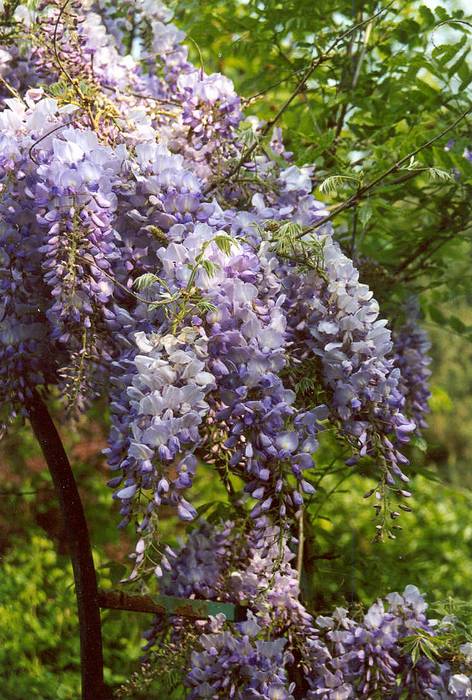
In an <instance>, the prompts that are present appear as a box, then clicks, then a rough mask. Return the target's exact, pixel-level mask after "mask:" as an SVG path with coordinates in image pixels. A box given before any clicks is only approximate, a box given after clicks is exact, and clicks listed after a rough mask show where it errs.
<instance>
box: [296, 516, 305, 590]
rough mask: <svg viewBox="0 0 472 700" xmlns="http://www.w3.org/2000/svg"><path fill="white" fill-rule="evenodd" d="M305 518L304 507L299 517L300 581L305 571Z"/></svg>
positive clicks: (298, 561) (298, 568)
mask: <svg viewBox="0 0 472 700" xmlns="http://www.w3.org/2000/svg"><path fill="white" fill-rule="evenodd" d="M304 518H305V513H304V511H303V508H301V509H300V516H299V518H298V549H297V574H298V582H299V583H300V580H301V577H302V571H303V547H304V544H305V532H304Z"/></svg>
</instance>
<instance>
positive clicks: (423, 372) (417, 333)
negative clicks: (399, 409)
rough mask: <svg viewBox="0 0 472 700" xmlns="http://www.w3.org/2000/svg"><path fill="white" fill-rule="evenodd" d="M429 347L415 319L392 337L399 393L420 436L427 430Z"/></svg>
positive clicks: (409, 320) (429, 344) (429, 373)
mask: <svg viewBox="0 0 472 700" xmlns="http://www.w3.org/2000/svg"><path fill="white" fill-rule="evenodd" d="M430 348H431V343H430V341H429V338H428V336H427V334H426V332H425V331H424V330H423V329H422V328H421V327H420V326H419V325H418V322H417V320H416V319H415V318H409V319H407V321H406V323H405V324H404V325H403V326H402V327H401V328H399V329H398V331H395V332H394V333H393V350H394V353H395V364H396V366H397V367H398V368H399V369H400V373H401V379H400V391H401V392H402V394H403V395H404V397H405V409H406V413H407V414H408V415H410V416H411V418H412V419H413V421H414V422H415V424H416V428H417V431H418V432H420V431H421V430H422V429H423V428H426V427H427V423H426V420H425V414H427V413H428V411H429V409H428V400H429V398H430V396H431V393H430V391H429V378H430V376H431V370H430V369H429V364H430V363H431V358H430V356H429V354H428V353H429V350H430Z"/></svg>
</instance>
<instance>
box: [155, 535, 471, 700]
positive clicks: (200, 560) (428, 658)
mask: <svg viewBox="0 0 472 700" xmlns="http://www.w3.org/2000/svg"><path fill="white" fill-rule="evenodd" d="M241 528H244V526H243V525H241V523H237V522H224V523H221V524H219V525H216V526H215V525H213V526H212V525H209V524H208V523H202V524H201V525H200V526H199V527H198V528H197V529H195V530H194V531H193V532H192V533H191V535H190V537H189V539H188V541H187V543H186V544H185V545H184V546H183V547H182V548H181V549H180V551H178V552H177V553H173V554H172V557H171V561H170V563H169V565H168V567H167V568H168V570H167V571H166V572H165V573H164V574H163V576H162V577H161V589H162V591H163V592H166V593H170V592H172V591H176V590H177V591H179V592H180V593H185V595H186V596H187V597H194V596H196V597H203V596H204V597H205V598H207V599H210V600H222V601H228V600H229V601H232V602H234V603H244V604H245V605H247V616H248V621H247V622H243V623H236V624H235V625H232V626H229V625H228V624H225V620H224V618H223V617H222V616H221V615H220V616H218V617H217V618H216V619H212V620H210V621H209V622H207V623H204V622H201V623H199V624H200V641H199V645H200V648H199V649H198V650H196V651H193V652H192V653H191V655H190V656H189V659H188V675H187V679H186V683H187V685H188V686H189V687H190V688H191V693H190V696H189V697H191V698H197V697H212V698H225V697H238V698H245V697H248V698H249V697H259V698H265V699H273V698H283V699H284V700H288V699H289V698H292V697H294V696H293V695H292V693H295V694H296V695H295V696H296V697H304V698H306V700H315V699H316V698H322V699H323V700H339V699H342V700H347V699H348V698H402V697H412V698H431V699H436V700H439V699H440V698H454V697H468V695H467V693H468V692H469V691H470V687H471V686H470V678H469V677H468V676H467V675H466V673H464V671H467V667H468V665H470V644H463V645H462V646H461V648H460V656H461V658H462V662H461V663H462V666H461V665H459V666H457V664H456V665H455V666H454V668H453V667H452V666H451V665H450V664H449V663H439V662H438V661H436V659H435V656H434V652H433V653H424V652H422V653H419V655H415V654H414V651H413V650H414V646H415V644H414V642H415V641H418V640H422V641H423V643H424V644H426V643H428V642H433V643H434V640H435V639H439V638H440V635H441V634H442V632H443V628H446V627H447V626H448V625H450V620H447V619H446V618H445V619H444V621H438V620H430V619H428V617H427V615H426V611H427V607H428V606H427V604H426V602H425V600H424V597H423V596H422V595H421V593H420V592H419V590H418V588H416V586H411V585H410V586H407V587H406V588H405V590H404V592H403V593H402V594H398V593H390V594H388V595H387V596H386V597H385V599H384V600H378V601H377V602H376V603H374V604H373V605H371V607H370V608H369V609H368V611H367V612H366V613H365V614H364V615H362V616H361V617H359V618H356V619H354V618H352V617H351V616H350V615H349V613H348V611H347V610H345V609H344V608H337V609H336V610H335V611H334V612H333V614H332V615H329V616H327V615H320V616H318V617H316V618H313V617H312V616H311V615H310V614H309V613H308V611H307V610H306V609H305V608H304V607H303V605H302V604H301V603H300V600H299V584H298V577H297V571H296V570H295V569H294V568H293V564H292V561H293V556H294V555H293V554H292V552H291V550H290V548H289V546H288V545H287V542H286V540H284V541H283V543H282V547H280V544H279V543H280V540H278V539H277V538H274V537H273V535H274V534H275V533H273V532H272V533H270V534H268V538H269V540H270V542H269V544H268V547H267V551H268V556H264V557H261V556H260V550H259V549H257V548H256V547H255V546H254V545H255V543H256V542H257V540H255V539H254V537H253V535H252V534H251V533H246V536H244V531H243V530H242V529H241ZM276 559H278V560H279V568H278V570H277V572H276V573H275V574H274V566H273V565H274V561H275V560H276ZM169 630H170V643H171V644H174V645H176V646H180V645H181V644H182V640H183V638H184V636H185V628H184V627H183V626H182V625H181V622H180V620H179V618H173V619H171V620H170V621H169V622H168V623H167V625H165V624H163V622H162V618H159V619H157V620H156V623H155V625H154V627H153V628H152V629H151V630H149V631H148V632H147V633H146V637H147V639H148V645H147V649H148V650H149V649H152V647H153V646H154V645H155V644H156V643H158V642H159V641H160V640H161V639H163V638H166V636H167V637H168V635H169ZM423 648H426V647H423ZM431 648H432V649H434V647H431ZM275 660H276V666H273V662H274V661H275ZM266 674H267V675H266ZM234 679H238V681H237V683H236V684H235V680H234ZM261 679H263V682H261ZM232 684H234V685H232Z"/></svg>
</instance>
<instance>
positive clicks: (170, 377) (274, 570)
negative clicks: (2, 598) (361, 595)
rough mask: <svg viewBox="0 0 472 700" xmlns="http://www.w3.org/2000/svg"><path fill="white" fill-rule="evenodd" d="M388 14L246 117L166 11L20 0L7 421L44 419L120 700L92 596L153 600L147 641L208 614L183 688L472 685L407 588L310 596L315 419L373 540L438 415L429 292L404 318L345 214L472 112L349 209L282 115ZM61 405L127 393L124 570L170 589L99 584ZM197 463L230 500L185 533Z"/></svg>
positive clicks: (6, 263) (137, 603)
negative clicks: (307, 552) (424, 310)
mask: <svg viewBox="0 0 472 700" xmlns="http://www.w3.org/2000/svg"><path fill="white" fill-rule="evenodd" d="M393 6H394V3H393V2H391V3H388V4H386V5H385V6H384V7H382V8H380V9H377V10H376V11H373V12H372V13H371V14H370V15H369V16H366V17H365V18H363V19H361V21H359V22H356V23H354V24H353V25H352V26H351V27H350V28H348V29H346V30H344V31H340V32H337V33H336V34H335V36H334V37H330V38H329V40H328V42H327V43H326V48H325V49H323V50H322V51H321V52H319V54H318V55H317V57H316V58H314V59H313V60H312V61H311V63H310V65H309V66H308V67H307V68H305V69H304V70H303V71H302V72H301V75H300V77H299V78H297V80H296V85H295V87H294V89H293V91H292V92H290V94H289V96H288V97H287V99H286V100H285V101H284V102H283V104H282V106H281V107H280V109H278V110H277V111H276V113H275V115H274V117H273V118H272V119H270V120H269V121H268V122H265V123H260V122H258V120H255V119H252V120H251V119H245V117H244V114H243V112H242V105H241V100H240V98H239V96H238V95H237V94H236V92H235V90H234V87H233V85H232V83H231V81H230V80H229V79H228V78H226V77H224V76H223V75H221V74H211V75H208V74H206V73H205V71H204V69H203V67H195V66H194V65H193V64H192V63H191V62H190V61H189V59H188V55H187V49H186V48H185V45H184V44H183V43H182V41H183V38H184V36H183V33H182V32H181V31H180V30H178V29H177V28H176V26H175V25H173V24H172V23H171V22H170V20H171V15H172V13H171V12H170V11H169V10H168V9H167V8H166V7H164V6H163V5H161V4H160V3H153V4H152V6H149V3H147V2H146V1H145V0H139V2H129V1H127V0H123V1H122V2H119V3H114V2H110V3H108V2H106V0H103V1H101V2H97V3H93V2H85V3H77V2H73V1H66V2H40V3H38V5H37V6H35V7H34V8H33V9H32V8H31V7H30V6H26V5H19V4H17V3H11V4H10V3H9V4H8V6H7V19H9V22H6V23H5V25H6V27H7V29H5V37H4V40H5V41H6V42H7V48H8V51H7V57H6V59H5V68H4V69H2V70H3V73H2V78H1V84H2V86H3V91H4V92H5V94H4V95H3V97H2V102H3V107H4V109H3V111H2V112H1V113H0V135H1V136H0V138H1V141H0V178H1V186H2V189H1V199H0V215H1V217H2V228H1V230H0V253H1V285H2V290H3V298H2V302H1V303H2V307H1V310H2V316H1V322H0V323H1V326H0V341H1V343H0V360H1V363H2V365H1V368H0V372H1V382H2V384H1V386H0V398H1V401H2V406H3V415H4V422H5V426H6V425H7V424H8V423H9V422H10V421H11V420H12V419H14V418H15V417H17V416H18V415H19V416H23V417H27V418H29V420H30V422H31V424H32V426H33V430H34V432H35V434H36V436H37V439H38V441H39V443H40V444H41V447H42V449H43V452H44V456H45V458H46V461H47V463H48V466H49V469H50V471H51V475H52V478H53V480H54V484H55V487H56V491H57V493H58V497H59V500H60V504H61V510H62V513H63V516H64V521H65V524H66V530H67V534H68V537H69V546H70V553H71V558H72V562H73V567H74V576H75V584H76V592H77V600H78V610H79V621H80V629H81V655H82V672H83V697H84V698H86V700H90V699H91V698H92V697H93V698H99V697H102V696H103V697H106V694H107V692H108V691H107V690H106V688H105V686H104V682H103V659H102V651H101V633H100V612H99V608H100V607H111V608H116V609H125V610H135V611H140V610H141V611H144V610H147V611H154V612H156V613H158V616H157V617H156V619H155V622H154V624H153V627H152V628H151V629H150V630H148V632H147V633H146V638H147V640H148V643H147V647H148V649H152V647H153V646H154V645H159V644H160V643H161V642H162V640H164V639H166V640H169V639H170V642H169V643H170V644H171V645H174V647H175V648H177V647H179V646H181V647H183V648H185V644H186V643H187V642H188V639H189V637H188V635H187V636H186V634H187V633H186V629H185V626H184V625H182V624H181V622H179V618H182V617H186V616H187V617H191V618H203V619H206V618H208V622H207V623H206V625H202V627H201V628H198V629H199V631H200V632H201V634H200V635H199V636H198V639H197V640H196V641H195V648H192V649H191V650H190V651H189V655H188V669H186V671H187V675H186V681H185V682H186V685H187V686H188V687H189V689H190V690H189V693H190V694H189V697H190V698H198V697H202V696H204V693H209V692H212V693H213V694H212V695H211V697H214V698H226V697H228V696H232V695H234V694H236V695H235V697H241V698H243V697H249V696H251V697H259V698H266V699H269V700H274V698H284V699H285V700H289V699H291V698H294V697H297V698H302V697H303V698H307V699H309V700H311V699H312V698H313V699H314V698H326V699H327V700H328V699H330V698H348V697H353V696H354V697H366V698H369V697H373V696H374V694H377V695H378V694H379V693H380V694H381V696H382V697H392V698H393V697H398V693H407V694H409V693H410V694H411V693H423V695H424V696H425V697H428V696H429V697H441V694H442V693H447V692H448V689H449V690H450V689H451V688H453V689H454V693H455V689H456V688H460V686H461V683H462V682H463V681H462V676H463V677H464V678H466V681H465V685H464V687H465V688H466V690H467V688H468V687H469V685H470V682H469V680H468V679H467V677H466V676H464V674H463V673H462V672H461V671H462V670H463V668H462V666H461V664H462V657H460V656H459V657H458V659H459V661H458V663H457V664H456V665H451V664H443V665H441V666H440V667H439V666H438V665H437V663H436V661H435V659H436V655H435V654H436V652H435V650H436V647H435V644H438V643H439V642H438V641H437V640H438V639H439V637H438V636H437V635H436V632H435V629H434V627H433V624H432V622H431V621H430V620H428V618H427V617H426V613H425V610H426V604H425V603H424V600H423V598H422V596H421V595H420V593H419V591H418V590H417V589H416V588H415V587H413V586H409V587H407V588H406V589H405V591H404V592H403V594H402V595H399V594H396V593H394V594H389V595H388V596H387V598H386V599H385V602H382V601H378V602H377V603H375V604H374V605H373V606H372V607H371V608H370V609H369V611H368V612H367V614H366V615H365V617H364V618H363V620H362V621H356V620H353V619H351V618H350V617H349V615H348V613H347V611H346V610H343V609H338V610H336V611H335V613H334V614H333V615H332V616H329V617H328V616H320V617H318V618H317V619H316V620H315V619H314V618H313V617H312V615H311V614H310V613H309V612H308V611H307V610H306V608H305V607H304V605H303V604H302V602H301V601H300V597H299V593H300V591H299V577H300V573H301V569H302V567H303V550H302V546H303V537H302V536H301V535H302V534H303V517H304V515H303V513H304V507H306V504H307V503H310V502H311V499H312V498H313V497H314V496H315V494H316V478H315V469H316V452H317V449H318V447H319V441H320V436H321V435H322V434H323V433H325V432H327V431H331V433H332V435H333V436H334V439H336V440H337V441H338V442H339V444H341V445H342V447H343V450H344V451H345V453H346V462H345V465H344V466H347V468H349V469H356V468H357V466H358V465H360V464H365V463H368V464H369V465H370V468H371V470H372V474H373V475H374V478H375V481H374V487H373V488H372V489H371V491H370V492H369V493H368V494H366V498H368V499H371V500H372V505H373V511H374V514H375V518H376V520H375V529H376V539H377V540H379V541H380V540H382V539H383V538H384V537H388V538H395V537H396V535H397V533H398V530H399V529H401V526H400V525H399V524H398V518H399V517H400V515H401V512H402V511H409V510H410V506H409V505H408V503H409V500H408V499H409V498H410V496H411V493H410V491H409V487H407V484H408V482H409V479H410V477H409V460H408V457H407V456H406V454H405V451H406V448H407V445H408V443H409V442H410V440H411V437H412V436H413V435H415V436H417V437H418V436H419V435H420V433H421V429H422V428H423V427H424V425H425V419H424V415H425V413H426V412H427V410H428V409H427V402H428V397H429V390H428V377H429V370H428V363H429V358H428V350H429V343H428V340H427V337H426V335H425V333H424V331H423V330H422V329H421V328H420V327H419V325H418V323H419V314H418V310H417V305H416V304H415V303H412V304H409V305H406V306H401V307H399V309H398V314H397V315H398V317H399V318H398V319H396V321H397V322H396V324H395V332H394V333H393V334H392V333H391V331H390V329H389V328H388V323H387V321H386V320H383V319H382V318H380V316H379V314H380V308H379V304H378V303H377V301H376V300H375V299H374V296H373V292H372V291H371V289H370V288H369V286H368V285H367V284H365V283H363V282H362V281H361V275H360V272H359V269H358V265H357V263H355V262H354V261H353V260H352V259H351V258H350V257H349V256H348V254H347V253H348V252H354V248H355V246H354V243H355V241H354V238H353V239H352V240H351V246H350V247H351V251H349V250H348V249H349V246H346V245H345V244H344V245H341V243H340V242H339V240H338V239H337V237H336V231H335V230H334V228H333V225H332V220H333V219H334V218H335V217H336V216H338V215H339V214H341V213H342V212H344V211H347V210H350V209H352V208H354V207H355V206H357V204H358V203H359V201H361V200H363V199H364V198H367V196H369V195H370V194H371V193H372V191H373V190H375V189H376V188H377V187H378V186H379V185H380V184H381V183H383V182H384V180H385V179H387V178H388V177H389V176H390V175H392V174H393V173H397V171H400V170H402V169H404V166H405V164H407V163H408V166H407V168H409V169H410V172H409V174H408V177H410V175H411V172H412V171H413V170H415V169H416V170H418V167H419V166H418V165H417V163H416V161H415V156H416V155H417V154H419V153H421V152H423V151H424V150H426V149H429V148H430V147H431V146H432V145H433V144H435V143H436V142H438V141H440V139H443V137H445V136H446V134H448V133H449V132H450V131H451V130H457V128H458V127H459V125H461V124H462V123H463V122H464V120H465V119H466V117H467V115H468V114H469V113H470V111H471V110H470V107H468V108H467V109H466V110H464V111H463V112H461V113H460V114H458V115H456V116H455V118H453V119H452V118H451V120H450V122H449V123H448V125H447V126H446V127H445V128H442V129H438V131H437V133H436V135H434V136H432V137H430V138H428V139H425V140H424V141H422V142H421V143H420V144H418V145H416V146H415V147H414V148H413V149H412V150H409V151H408V152H407V153H405V154H402V156H401V157H399V158H398V159H397V160H396V161H395V162H394V163H393V164H392V165H391V166H390V167H388V168H387V169H386V170H385V171H384V172H383V173H380V174H378V175H377V176H376V177H374V178H373V179H372V180H371V181H367V182H366V183H365V182H363V181H362V178H360V177H359V182H358V187H357V191H356V192H355V193H354V194H352V195H351V196H350V197H348V198H347V199H346V200H345V202H343V203H341V204H339V205H337V206H335V207H334V208H331V209H329V208H328V207H327V205H326V204H324V203H322V202H320V201H318V200H317V199H315V198H314V197H313V195H312V190H313V180H314V177H315V171H314V167H313V166H306V165H304V166H297V165H296V164H294V163H293V161H292V158H291V154H290V153H288V152H287V151H286V149H285V146H284V143H283V140H282V135H281V133H280V131H279V130H278V129H277V128H276V127H277V124H278V121H279V119H280V118H281V117H282V116H283V115H284V113H285V112H286V111H287V110H288V109H289V108H290V106H291V104H292V103H293V101H294V100H295V99H296V98H297V97H298V96H299V95H300V94H303V92H304V90H305V89H306V87H307V84H308V81H309V80H311V79H312V78H313V76H314V75H315V74H316V71H317V70H318V69H319V68H320V67H321V66H323V65H324V64H325V63H327V62H328V61H331V60H332V59H333V58H334V57H335V56H336V52H337V51H338V50H339V49H340V47H342V46H344V45H345V44H346V42H349V41H350V40H351V39H352V38H353V37H355V36H357V35H360V34H361V33H363V32H367V31H368V32H369V35H370V32H371V31H372V28H373V27H375V26H376V23H378V22H381V21H382V20H383V19H384V17H385V16H386V15H388V13H390V12H393ZM9 31H11V34H9ZM363 36H364V35H363ZM13 37H14V38H15V40H16V41H17V47H12V38H13ZM8 42H9V43H8ZM156 57H158V58H159V60H157V58H156ZM7 95H8V96H7ZM343 118H344V116H343ZM464 167H465V166H464ZM334 177H335V176H334ZM339 178H341V180H342V179H343V178H344V179H346V178H348V179H349V176H338V180H334V179H333V178H331V180H330V179H329V178H328V179H327V180H326V181H325V186H324V190H325V192H326V191H329V190H330V189H331V190H332V189H333V188H336V187H339V183H340V180H339ZM446 179H447V178H446ZM336 183H337V184H336ZM410 252H411V251H410ZM407 266H408V265H407ZM50 395H54V396H56V397H59V399H60V402H61V406H63V409H64V411H67V412H69V414H77V413H80V412H83V411H84V410H85V409H86V408H87V406H89V405H90V404H91V403H92V402H93V401H94V400H95V399H96V398H97V397H99V396H102V395H103V396H107V397H108V398H109V406H110V413H111V430H110V436H109V446H108V448H107V450H106V451H105V452H106V455H107V461H108V464H109V467H110V469H111V471H112V473H113V476H112V478H111V480H110V481H109V485H110V487H111V488H112V489H113V491H114V494H113V497H114V499H115V501H116V502H117V503H118V504H119V511H120V515H121V518H122V519H121V522H120V527H127V526H130V525H131V524H132V525H133V526H134V528H135V531H136V534H137V542H136V546H135V551H134V552H133V554H132V559H133V564H134V566H133V570H132V571H131V573H130V575H129V577H128V581H129V582H133V581H139V580H140V579H143V580H144V581H146V580H154V579H155V578H157V579H158V580H159V582H160V590H161V591H162V593H161V596H160V597H155V596H147V597H146V596H144V597H143V596H140V597H135V596H133V595H131V594H129V593H125V592H117V591H101V592H100V591H98V589H97V582H96V574H95V570H94V566H93V560H92V555H91V548H90V543H89V539H88V532H87V524H86V522H85V518H84V514H83V510H82V506H81V503H80V498H79V495H78V491H77V486H76V484H75V481H74V478H73V474H72V470H71V468H70V465H69V462H68V459H67V456H66V454H65V452H64V449H63V447H62V444H61V441H60V439H59V436H58V434H57V431H56V429H55V427H54V424H53V422H52V420H51V418H50V416H49V413H48V410H47V408H46V405H45V400H47V399H48V397H49V396H50ZM202 462H204V463H206V464H208V465H211V467H212V468H213V471H214V474H215V476H216V477H218V478H219V479H220V481H221V483H222V485H223V488H224V491H225V494H226V498H227V506H228V507H227V509H226V511H225V515H224V517H221V518H220V520H219V521H217V522H216V521H210V522H208V523H206V522H201V523H199V525H198V527H197V528H196V529H194V530H193V531H192V532H191V534H190V536H189V538H188V541H187V543H186V544H185V545H183V546H182V548H181V549H180V550H179V551H173V550H172V549H171V548H170V547H169V546H168V545H166V544H165V543H164V542H162V541H161V534H160V518H161V514H162V510H163V508H164V507H165V508H169V507H170V508H171V509H173V511H175V512H176V513H177V514H178V516H179V517H180V519H181V520H182V521H184V522H190V521H192V520H194V519H195V518H196V517H197V515H198V513H197V510H196V508H195V506H194V505H193V504H192V503H191V502H190V500H188V499H189V498H190V496H189V495H188V494H189V493H191V492H190V488H191V486H192V484H193V480H194V475H195V472H196V470H197V469H198V468H199V465H200V464H201V463H202ZM297 535H298V542H297ZM297 549H298V570H297V568H295V567H294V566H293V564H292V561H293V558H294V550H297ZM156 551H157V552H158V553H159V560H158V561H155V552H156ZM171 592H175V593H178V595H177V596H174V595H172V594H171ZM163 612H166V614H167V613H168V614H169V615H171V617H172V620H173V624H172V625H170V626H169V625H168V624H167V623H166V620H165V619H164V617H163V615H162V614H161V613H163ZM228 623H230V624H228ZM405 640H406V641H405ZM193 642H194V640H193V638H192V643H193ZM340 642H342V643H340ZM408 645H409V646H408ZM418 647H420V648H421V653H419V652H418V654H417V653H416V652H415V650H417V649H418ZM468 684H469V685H468ZM237 693H239V695H237ZM228 694H229V695H228ZM426 694H429V695H426ZM434 694H436V695H434ZM455 694H456V695H458V693H455ZM207 696H208V695H207Z"/></svg>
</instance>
